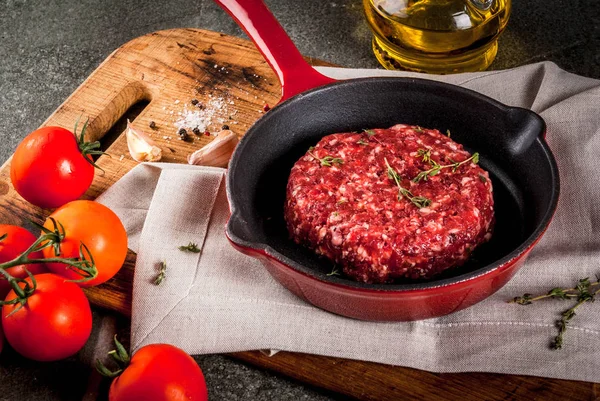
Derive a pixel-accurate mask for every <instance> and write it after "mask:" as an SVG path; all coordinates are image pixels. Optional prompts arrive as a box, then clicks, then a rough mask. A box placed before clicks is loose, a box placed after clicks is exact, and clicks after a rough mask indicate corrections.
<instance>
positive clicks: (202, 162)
mask: <svg viewBox="0 0 600 401" xmlns="http://www.w3.org/2000/svg"><path fill="white" fill-rule="evenodd" d="M238 142H239V140H238V137H237V136H236V135H235V134H234V133H233V131H230V130H223V131H221V132H219V133H218V134H217V136H216V137H215V139H213V140H212V142H211V143H209V144H208V145H206V146H204V147H202V148H200V149H198V150H197V151H195V152H194V153H192V154H191V155H189V156H188V163H189V164H195V165H197V166H212V167H227V165H228V164H229V159H230V158H231V154H232V153H233V150H234V149H235V147H236V145H237V144H238Z"/></svg>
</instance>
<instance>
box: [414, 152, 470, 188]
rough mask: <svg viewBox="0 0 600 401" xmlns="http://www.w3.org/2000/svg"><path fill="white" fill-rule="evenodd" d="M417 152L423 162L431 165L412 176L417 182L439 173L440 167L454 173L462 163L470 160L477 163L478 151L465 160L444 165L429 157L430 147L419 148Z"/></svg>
mask: <svg viewBox="0 0 600 401" xmlns="http://www.w3.org/2000/svg"><path fill="white" fill-rule="evenodd" d="M417 154H418V155H419V156H421V157H422V158H423V161H424V162H426V163H429V164H431V166H432V167H431V168H430V169H429V170H425V171H421V172H420V173H419V174H417V176H416V177H415V178H413V181H414V182H419V181H421V180H424V181H427V178H428V177H433V176H434V175H438V174H439V173H440V171H442V169H445V168H451V169H452V172H453V173H454V172H456V170H458V168H459V167H460V166H462V165H463V164H466V163H469V162H472V163H475V164H477V163H479V153H477V152H475V153H473V155H472V156H471V157H469V158H468V159H466V160H463V161H462V162H455V161H453V162H452V164H445V165H441V164H439V163H438V162H436V161H435V160H433V159H432V158H431V149H427V150H425V149H419V150H418V151H417Z"/></svg>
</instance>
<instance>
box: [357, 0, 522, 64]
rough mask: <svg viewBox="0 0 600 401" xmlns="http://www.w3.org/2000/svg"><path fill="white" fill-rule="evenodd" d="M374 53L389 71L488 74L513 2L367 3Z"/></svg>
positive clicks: (401, 0) (391, 0)
mask: <svg viewBox="0 0 600 401" xmlns="http://www.w3.org/2000/svg"><path fill="white" fill-rule="evenodd" d="M363 3H364V9H365V14H366V17H367V21H368V23H369V25H370V27H371V29H372V30H373V33H374V36H373V52H374V53H375V56H376V57H377V59H378V60H379V62H380V63H381V65H383V66H384V67H385V68H387V69H402V70H410V71H418V72H428V73H434V74H451V73H458V72H467V71H482V70H485V69H486V68H487V67H488V66H489V65H490V64H491V63H492V61H493V60H494V58H495V57H496V52H497V51H498V37H499V36H500V34H501V33H502V31H503V30H504V28H505V27H506V24H507V22H508V17H509V15H510V8H511V0H363Z"/></svg>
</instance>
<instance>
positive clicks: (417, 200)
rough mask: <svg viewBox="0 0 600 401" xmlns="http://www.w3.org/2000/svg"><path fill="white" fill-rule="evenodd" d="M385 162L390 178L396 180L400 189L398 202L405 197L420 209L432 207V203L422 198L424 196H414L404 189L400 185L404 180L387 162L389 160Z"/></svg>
mask: <svg viewBox="0 0 600 401" xmlns="http://www.w3.org/2000/svg"><path fill="white" fill-rule="evenodd" d="M384 160H385V165H386V166H387V175H388V177H389V178H390V179H391V180H394V182H395V183H396V186H397V187H398V200H400V199H402V197H405V198H406V199H408V200H409V201H411V202H412V203H413V204H414V205H415V206H416V207H418V208H419V209H420V208H422V207H427V206H429V205H431V201H430V200H429V199H427V198H425V197H422V196H414V195H413V194H412V193H411V192H410V191H409V190H408V189H406V188H404V187H403V186H402V185H401V184H400V182H401V181H402V179H401V178H400V175H399V174H398V172H397V171H396V170H394V169H393V168H392V166H390V163H389V162H388V161H387V158H384Z"/></svg>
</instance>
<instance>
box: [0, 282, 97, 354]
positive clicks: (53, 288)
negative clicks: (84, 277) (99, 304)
mask: <svg viewBox="0 0 600 401" xmlns="http://www.w3.org/2000/svg"><path fill="white" fill-rule="evenodd" d="M19 287H20V288H21V289H22V290H24V292H25V293H26V295H27V297H26V299H25V301H24V304H25V306H23V303H22V302H20V301H18V300H19V298H20V297H21V295H19V294H17V293H16V292H15V290H14V289H13V290H11V291H10V292H9V294H8V296H7V297H6V299H5V303H4V306H3V307H2V327H3V329H4V335H5V337H6V341H7V342H8V343H9V344H10V345H11V346H12V347H13V348H14V349H15V351H17V352H18V353H19V354H21V355H23V356H24V357H26V358H29V359H33V360H36V361H56V360H59V359H64V358H67V357H69V356H71V355H73V354H75V353H76V352H78V351H79V350H80V349H81V348H82V347H83V346H84V345H85V343H86V341H87V340H88V338H89V336H90V333H91V331H92V311H91V309H90V304H89V302H88V300H87V298H86V296H85V294H84V293H83V290H82V289H81V288H80V287H79V286H78V285H77V284H75V283H72V282H69V281H65V279H64V278H63V277H60V276H58V275H56V274H52V273H44V274H39V275H37V276H35V277H33V276H31V277H29V278H27V279H25V280H23V281H22V282H19ZM11 302H13V303H11Z"/></svg>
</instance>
